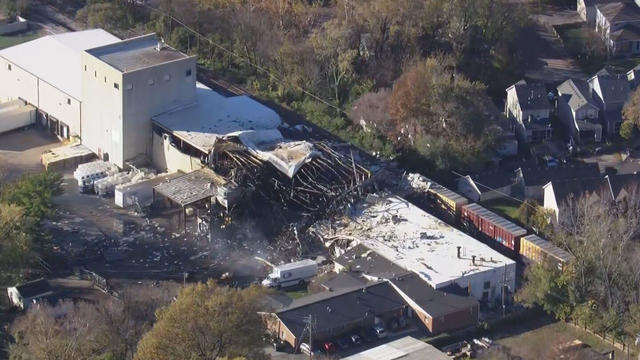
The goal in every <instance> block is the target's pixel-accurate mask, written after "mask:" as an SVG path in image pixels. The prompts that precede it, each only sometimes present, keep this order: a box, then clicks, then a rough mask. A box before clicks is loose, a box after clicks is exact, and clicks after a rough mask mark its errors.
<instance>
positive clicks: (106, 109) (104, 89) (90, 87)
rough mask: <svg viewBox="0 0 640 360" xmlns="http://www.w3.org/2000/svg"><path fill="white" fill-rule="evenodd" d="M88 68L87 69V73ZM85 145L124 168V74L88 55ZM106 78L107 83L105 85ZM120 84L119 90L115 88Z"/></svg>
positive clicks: (84, 56)
mask: <svg viewBox="0 0 640 360" xmlns="http://www.w3.org/2000/svg"><path fill="white" fill-rule="evenodd" d="M85 66H86V69H85ZM81 72H82V93H83V99H82V100H83V101H82V133H81V134H80V136H81V139H82V144H83V145H85V146H86V147H88V148H89V149H90V150H91V151H93V152H95V153H96V154H98V155H99V156H103V154H105V153H107V154H108V155H109V161H110V162H113V163H114V164H116V165H118V166H120V167H122V166H123V165H124V160H125V159H124V156H123V141H122V106H123V105H122V91H123V90H122V73H121V72H120V71H119V70H117V69H115V68H113V67H111V66H110V65H107V64H105V63H104V62H102V61H100V60H99V59H97V58H95V57H93V56H92V55H89V54H88V53H86V52H83V54H82V69H81ZM105 77H106V81H105ZM114 83H116V84H118V87H119V89H116V88H115V87H114Z"/></svg>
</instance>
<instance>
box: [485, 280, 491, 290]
mask: <svg viewBox="0 0 640 360" xmlns="http://www.w3.org/2000/svg"><path fill="white" fill-rule="evenodd" d="M490 287H491V281H485V282H484V289H485V290H486V289H488V288H490Z"/></svg>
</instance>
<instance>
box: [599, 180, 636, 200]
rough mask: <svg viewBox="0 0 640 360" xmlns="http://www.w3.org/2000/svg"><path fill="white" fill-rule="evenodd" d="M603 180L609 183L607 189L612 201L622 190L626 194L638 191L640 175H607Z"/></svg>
mask: <svg viewBox="0 0 640 360" xmlns="http://www.w3.org/2000/svg"><path fill="white" fill-rule="evenodd" d="M605 178H606V179H607V180H608V182H609V188H610V189H611V194H612V196H613V198H614V199H617V198H618V195H620V192H621V191H622V190H623V189H624V190H626V191H627V192H634V191H638V190H640V174H621V175H607V176H605Z"/></svg>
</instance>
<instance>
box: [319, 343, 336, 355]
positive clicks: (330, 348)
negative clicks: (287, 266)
mask: <svg viewBox="0 0 640 360" xmlns="http://www.w3.org/2000/svg"><path fill="white" fill-rule="evenodd" d="M322 350H324V352H326V353H327V354H329V355H331V354H333V353H335V352H336V345H335V344H334V343H332V342H331V341H325V342H324V343H322Z"/></svg>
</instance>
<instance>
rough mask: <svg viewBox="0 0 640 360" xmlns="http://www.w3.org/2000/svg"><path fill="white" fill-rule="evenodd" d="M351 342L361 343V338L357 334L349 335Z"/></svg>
mask: <svg viewBox="0 0 640 360" xmlns="http://www.w3.org/2000/svg"><path fill="white" fill-rule="evenodd" d="M351 342H352V343H353V344H354V345H362V338H361V337H360V335H358V334H353V335H351Z"/></svg>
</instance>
